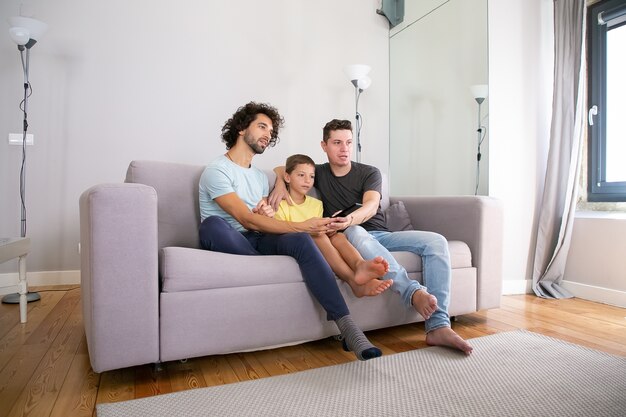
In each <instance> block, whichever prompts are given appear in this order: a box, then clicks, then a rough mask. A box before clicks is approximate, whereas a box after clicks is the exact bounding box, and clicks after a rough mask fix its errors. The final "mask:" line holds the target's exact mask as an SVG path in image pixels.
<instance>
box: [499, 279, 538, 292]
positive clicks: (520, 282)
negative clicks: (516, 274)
mask: <svg viewBox="0 0 626 417" xmlns="http://www.w3.org/2000/svg"><path fill="white" fill-rule="evenodd" d="M532 292H533V289H532V281H530V280H528V279H515V280H513V279H510V280H506V279H505V280H504V281H502V295H515V294H531V293H532Z"/></svg>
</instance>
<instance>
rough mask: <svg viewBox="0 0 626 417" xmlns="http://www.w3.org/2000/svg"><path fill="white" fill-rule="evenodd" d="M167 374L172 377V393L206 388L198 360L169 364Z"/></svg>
mask: <svg viewBox="0 0 626 417" xmlns="http://www.w3.org/2000/svg"><path fill="white" fill-rule="evenodd" d="M167 373H168V375H169V377H170V383H171V386H172V391H173V392H176V391H184V390H187V389H194V388H203V387H206V386H207V385H206V382H205V380H204V375H203V372H202V367H201V366H200V361H199V360H197V359H189V360H187V361H186V362H181V361H174V362H171V363H168V364H167Z"/></svg>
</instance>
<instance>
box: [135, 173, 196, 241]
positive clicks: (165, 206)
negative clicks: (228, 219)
mask: <svg viewBox="0 0 626 417" xmlns="http://www.w3.org/2000/svg"><path fill="white" fill-rule="evenodd" d="M203 171H204V166H202V165H190V164H177V163H172V162H158V161H132V162H131V163H130V165H129V166H128V170H127V171H126V182H131V183H139V184H145V185H149V186H150V187H153V188H154V189H155V190H156V192H157V201H158V203H157V210H158V228H159V229H158V230H159V249H160V248H163V247H166V246H182V247H188V248H199V247H200V242H199V241H198V226H199V225H200V208H199V205H198V204H199V203H198V182H199V181H200V176H201V175H202V172H203Z"/></svg>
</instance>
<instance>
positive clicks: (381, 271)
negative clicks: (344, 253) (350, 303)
mask: <svg viewBox="0 0 626 417" xmlns="http://www.w3.org/2000/svg"><path fill="white" fill-rule="evenodd" d="M387 271H389V263H388V262H387V261H386V260H385V259H384V258H383V257H382V256H377V257H375V258H374V259H370V260H363V261H362V262H359V264H358V265H357V266H356V271H354V282H355V283H356V284H358V285H363V284H365V283H367V282H369V281H371V280H373V279H375V278H380V277H382V276H383V275H385V274H386V273H387Z"/></svg>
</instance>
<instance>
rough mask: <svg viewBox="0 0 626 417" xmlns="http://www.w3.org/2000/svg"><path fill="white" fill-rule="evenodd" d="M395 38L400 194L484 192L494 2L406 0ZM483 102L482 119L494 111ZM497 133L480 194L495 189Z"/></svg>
mask: <svg viewBox="0 0 626 417" xmlns="http://www.w3.org/2000/svg"><path fill="white" fill-rule="evenodd" d="M406 5H407V10H406V14H405V18H404V22H403V23H402V24H401V25H398V26H396V27H395V28H393V29H392V30H391V33H390V36H391V39H390V75H391V79H390V97H391V99H390V112H391V114H390V129H391V130H390V142H391V143H390V183H391V192H392V193H393V194H395V195H410V194H421V195H467V194H474V193H475V191H476V168H477V164H476V154H477V144H478V138H477V132H476V130H477V128H478V120H477V119H478V104H477V103H476V101H475V100H474V98H473V96H472V94H471V91H470V86H471V85H474V84H487V83H488V63H489V62H488V37H487V36H488V35H487V34H488V31H487V27H488V25H487V0H448V1H444V0H438V1H435V0H429V1H419V2H416V1H413V2H406ZM488 109H489V99H487V100H486V101H485V102H484V103H483V104H482V106H481V110H482V114H481V116H482V117H481V119H483V120H484V123H485V124H486V125H488V122H487V119H486V118H485V116H487V115H488V112H489V110H488ZM489 142H490V139H489V135H487V137H486V138H485V139H484V140H483V144H482V147H481V154H482V158H481V163H480V171H481V173H480V181H479V187H478V194H483V195H486V194H488V176H487V174H488V166H489Z"/></svg>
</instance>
